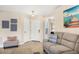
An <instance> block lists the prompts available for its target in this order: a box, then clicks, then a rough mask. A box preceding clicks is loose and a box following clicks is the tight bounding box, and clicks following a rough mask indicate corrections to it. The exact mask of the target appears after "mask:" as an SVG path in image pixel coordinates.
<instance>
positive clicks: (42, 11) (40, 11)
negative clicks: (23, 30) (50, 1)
mask: <svg viewBox="0 0 79 59" xmlns="http://www.w3.org/2000/svg"><path fill="white" fill-rule="evenodd" d="M57 7H58V5H0V11H11V12H20V13H26V14H32V11H34V14H35V15H42V16H50V15H52V13H53V12H54V10H55V9H56V8H57Z"/></svg>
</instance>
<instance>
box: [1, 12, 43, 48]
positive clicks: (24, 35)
mask: <svg viewBox="0 0 79 59" xmlns="http://www.w3.org/2000/svg"><path fill="white" fill-rule="evenodd" d="M11 18H16V19H17V21H18V25H17V31H15V32H14V31H13V32H12V31H10V28H9V29H2V20H9V21H10V19H11ZM30 19H31V18H30V16H29V17H28V16H27V15H26V14H21V13H16V12H6V11H4V12H0V47H3V42H4V41H6V40H7V37H8V36H17V39H18V40H19V44H23V43H24V42H27V41H30V40H31V39H29V38H30V34H29V33H30V24H29V20H30ZM40 20H41V24H42V20H43V18H42V17H41V18H40ZM40 34H41V37H40V38H41V39H40V38H39V40H38V39H37V40H38V41H41V42H42V41H43V40H42V39H43V37H42V36H43V27H42V25H41V26H40Z"/></svg>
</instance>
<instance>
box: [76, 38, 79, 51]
mask: <svg viewBox="0 0 79 59" xmlns="http://www.w3.org/2000/svg"><path fill="white" fill-rule="evenodd" d="M75 51H77V52H79V38H78V40H77V42H76V45H75Z"/></svg>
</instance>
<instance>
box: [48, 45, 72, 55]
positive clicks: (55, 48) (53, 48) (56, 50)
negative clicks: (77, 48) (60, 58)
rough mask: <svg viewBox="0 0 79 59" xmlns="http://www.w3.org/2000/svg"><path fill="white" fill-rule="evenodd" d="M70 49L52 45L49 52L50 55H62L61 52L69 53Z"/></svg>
mask: <svg viewBox="0 0 79 59" xmlns="http://www.w3.org/2000/svg"><path fill="white" fill-rule="evenodd" d="M71 50H72V49H70V48H68V47H65V46H63V45H58V44H56V45H53V46H51V47H50V48H49V51H50V52H51V53H55V54H58V53H63V52H66V51H71Z"/></svg>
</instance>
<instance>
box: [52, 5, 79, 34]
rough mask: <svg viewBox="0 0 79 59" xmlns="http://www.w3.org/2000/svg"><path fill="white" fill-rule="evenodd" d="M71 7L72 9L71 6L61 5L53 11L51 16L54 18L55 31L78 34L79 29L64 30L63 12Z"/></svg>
mask: <svg viewBox="0 0 79 59" xmlns="http://www.w3.org/2000/svg"><path fill="white" fill-rule="evenodd" d="M71 7H72V6H71V5H63V6H61V7H59V8H57V9H56V10H55V12H54V14H53V16H55V17H54V19H55V21H54V26H55V31H58V32H68V33H74V34H79V28H64V18H63V11H64V10H66V9H68V8H71Z"/></svg>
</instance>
